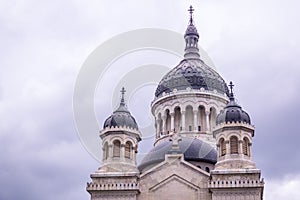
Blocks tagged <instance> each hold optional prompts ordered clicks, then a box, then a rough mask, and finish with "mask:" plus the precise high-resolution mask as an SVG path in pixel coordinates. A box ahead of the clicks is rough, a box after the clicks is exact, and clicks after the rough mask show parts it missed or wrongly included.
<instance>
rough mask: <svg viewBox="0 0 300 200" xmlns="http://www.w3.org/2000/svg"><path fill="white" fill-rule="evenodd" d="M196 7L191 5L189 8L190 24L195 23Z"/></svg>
mask: <svg viewBox="0 0 300 200" xmlns="http://www.w3.org/2000/svg"><path fill="white" fill-rule="evenodd" d="M194 10H195V9H194V8H193V6H192V5H191V6H190V9H188V11H189V12H190V24H193V12H194Z"/></svg>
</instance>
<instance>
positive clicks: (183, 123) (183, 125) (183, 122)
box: [181, 110, 185, 131]
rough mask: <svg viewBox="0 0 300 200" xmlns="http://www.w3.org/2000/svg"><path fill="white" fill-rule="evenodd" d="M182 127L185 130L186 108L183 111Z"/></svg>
mask: <svg viewBox="0 0 300 200" xmlns="http://www.w3.org/2000/svg"><path fill="white" fill-rule="evenodd" d="M181 127H182V130H183V131H185V110H182V111H181Z"/></svg>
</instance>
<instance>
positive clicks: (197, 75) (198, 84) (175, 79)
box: [155, 59, 228, 97]
mask: <svg viewBox="0 0 300 200" xmlns="http://www.w3.org/2000/svg"><path fill="white" fill-rule="evenodd" d="M187 87H190V88H192V89H200V88H204V89H205V90H209V91H214V90H216V91H217V92H219V93H221V94H224V93H226V94H227V95H228V87H227V85H226V83H225V81H224V79H223V78H222V77H221V76H220V75H219V74H218V73H217V72H216V71H215V70H213V69H212V68H210V67H209V66H207V65H206V64H205V63H204V62H203V61H202V60H200V59H184V60H182V61H181V62H180V63H179V64H178V65H177V66H176V67H175V68H174V69H172V70H171V71H170V72H168V73H167V74H166V75H165V76H164V77H163V78H162V80H161V81H160V83H159V85H158V87H157V89H156V92H155V96H156V97H158V96H160V95H161V94H162V93H163V92H166V93H170V92H172V91H173V90H174V89H177V90H185V89H186V88H187Z"/></svg>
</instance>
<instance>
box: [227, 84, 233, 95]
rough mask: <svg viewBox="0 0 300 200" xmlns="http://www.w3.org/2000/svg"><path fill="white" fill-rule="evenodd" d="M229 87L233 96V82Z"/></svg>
mask: <svg viewBox="0 0 300 200" xmlns="http://www.w3.org/2000/svg"><path fill="white" fill-rule="evenodd" d="M228 86H229V88H230V93H231V94H233V92H232V89H233V86H234V85H233V83H232V81H230V83H229V85H228Z"/></svg>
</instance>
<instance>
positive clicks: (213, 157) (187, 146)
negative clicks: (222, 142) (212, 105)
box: [138, 137, 217, 171]
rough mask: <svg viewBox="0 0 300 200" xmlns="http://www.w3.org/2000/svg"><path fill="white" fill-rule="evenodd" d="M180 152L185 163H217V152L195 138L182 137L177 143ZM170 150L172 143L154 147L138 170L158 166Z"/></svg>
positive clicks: (168, 142)
mask: <svg viewBox="0 0 300 200" xmlns="http://www.w3.org/2000/svg"><path fill="white" fill-rule="evenodd" d="M179 148H180V151H181V152H183V154H184V159H185V160H186V161H202V162H207V163H212V164H215V163H216V162H217V151H216V150H215V149H214V148H213V147H212V146H211V145H210V144H207V143H205V142H203V141H201V140H199V139H196V138H187V137H183V138H182V140H180V141H179ZM171 149H172V141H164V142H162V143H161V144H159V145H157V146H155V147H154V148H153V149H152V150H151V151H150V152H149V153H148V154H147V155H146V156H145V157H144V159H143V160H142V162H141V164H140V165H139V167H138V168H139V170H140V171H141V170H143V169H145V168H146V167H147V166H149V165H153V164H158V163H160V162H162V161H164V160H165V154H167V153H168V152H170V150H171Z"/></svg>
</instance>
